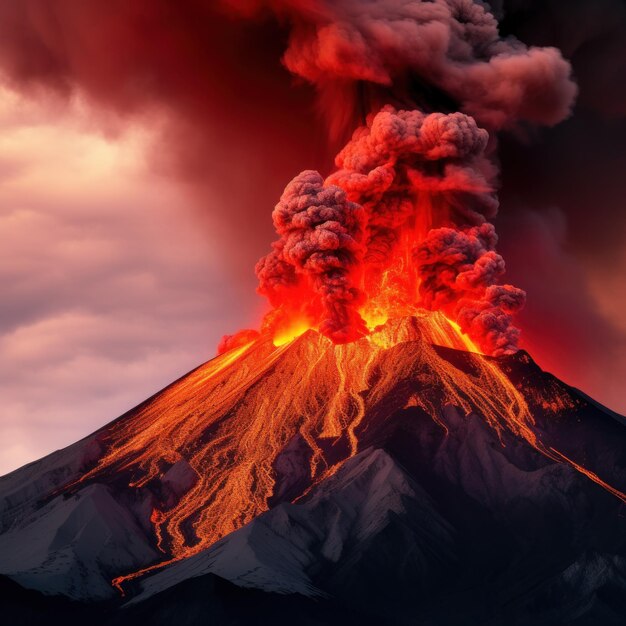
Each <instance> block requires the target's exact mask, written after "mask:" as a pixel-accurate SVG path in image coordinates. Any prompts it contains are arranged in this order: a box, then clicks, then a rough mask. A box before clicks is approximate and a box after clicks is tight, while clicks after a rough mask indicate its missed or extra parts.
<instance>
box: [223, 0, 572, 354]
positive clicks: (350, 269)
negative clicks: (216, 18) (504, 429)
mask: <svg viewBox="0 0 626 626" xmlns="http://www.w3.org/2000/svg"><path fill="white" fill-rule="evenodd" d="M230 4H231V5H233V6H237V7H239V8H240V9H241V3H232V2H231V3H230ZM263 6H269V7H271V8H273V9H274V10H275V11H277V12H279V13H280V14H282V15H285V16H286V17H287V18H288V19H289V20H291V22H292V31H291V35H290V38H289V44H288V47H287V50H286V52H285V55H284V58H283V61H284V63H285V65H286V66H287V67H288V68H289V69H290V70H291V71H292V72H293V73H294V74H297V75H299V76H301V77H303V78H305V79H306V80H308V81H310V82H312V83H313V84H315V85H316V87H317V88H318V90H319V92H320V94H321V96H322V102H323V103H326V104H327V105H328V111H329V113H330V114H332V115H335V116H336V117H337V118H338V119H340V120H342V121H343V120H346V119H349V117H350V115H349V114H345V113H338V112H337V105H336V104H332V105H329V104H328V100H327V99H326V100H325V99H324V96H325V95H326V96H327V95H328V94H329V93H332V94H334V96H335V97H336V96H337V94H339V93H340V92H343V94H344V95H345V94H349V93H352V94H356V96H355V97H356V100H354V99H353V100H352V101H351V100H350V99H349V98H348V100H347V102H348V107H349V108H350V107H351V108H352V109H353V110H356V109H360V110H361V111H362V112H365V113H367V121H366V125H364V126H360V127H358V128H357V129H356V130H355V131H354V133H353V136H352V139H351V140H350V141H349V142H348V143H347V145H346V146H345V147H344V148H343V149H342V150H341V151H340V152H339V154H338V155H337V158H336V160H335V165H336V167H337V170H336V171H334V172H333V173H332V174H331V175H330V176H329V177H328V178H327V179H326V180H325V181H324V180H323V178H322V177H321V175H319V174H318V173H317V172H310V171H307V172H304V173H302V174H301V175H300V176H298V177H296V178H295V179H294V180H293V181H292V182H291V183H290V184H289V185H288V187H287V189H286V190H285V193H284V194H283V197H282V198H281V202H280V203H279V204H278V205H277V207H276V209H275V211H274V225H275V227H276V230H277V232H278V234H279V235H280V237H281V238H280V240H279V241H278V242H276V243H275V244H274V245H273V251H272V252H271V253H270V254H269V255H268V256H267V257H265V258H264V259H262V260H261V262H260V263H259V264H258V266H257V275H258V277H259V279H260V288H259V291H260V293H262V294H263V295H266V296H267V297H268V298H269V300H270V303H271V305H272V306H273V311H272V312H271V313H270V314H269V315H268V316H267V317H266V319H265V323H264V326H265V328H268V329H269V330H270V331H271V332H273V333H274V334H276V333H277V332H278V331H279V330H280V329H281V327H286V326H288V325H289V323H290V322H292V321H293V320H294V318H297V320H298V321H299V322H302V321H303V320H304V323H305V325H307V326H313V327H317V328H318V329H319V330H320V332H321V333H322V334H325V335H327V336H328V337H329V338H331V339H332V340H333V341H335V342H338V343H341V342H346V341H352V340H354V339H356V338H358V337H360V336H362V335H363V334H365V332H366V327H365V324H364V321H363V318H365V319H366V320H367V319H381V318H383V319H384V318H386V317H389V316H392V315H402V314H404V315H406V314H408V313H410V312H411V311H412V310H414V309H415V308H417V307H426V308H429V309H435V310H441V311H443V312H445V313H446V314H447V315H448V316H450V317H451V318H453V319H454V320H456V321H457V322H458V323H459V325H460V326H461V329H462V330H463V331H464V332H466V333H467V334H468V335H469V336H470V337H471V338H472V339H473V340H474V341H475V342H476V343H477V345H478V346H479V347H480V348H481V349H482V350H483V351H484V352H486V353H488V354H494V355H499V354H505V353H509V352H512V351H515V350H516V349H517V340H518V337H519V331H518V330H517V329H516V328H515V327H514V326H513V325H512V315H513V314H514V313H515V312H516V311H518V310H519V309H520V308H521V307H522V306H523V304H524V299H525V294H524V292H523V291H522V290H520V289H518V288H516V287H513V286H511V285H502V284H500V280H501V278H502V276H503V274H504V271H505V265H504V260H503V258H502V257H501V256H500V255H499V254H497V252H496V251H495V246H496V242H497V237H496V234H495V229H494V227H493V225H492V224H490V223H489V222H488V220H490V219H492V218H493V217H495V215H496V213H497V209H498V201H497V198H496V196H495V184H494V181H495V178H496V173H497V172H496V167H495V166H494V164H493V162H492V161H491V160H490V159H489V158H488V157H487V154H486V150H487V147H488V142H489V135H488V132H487V130H486V129H483V128H480V127H479V125H478V123H477V122H479V123H481V124H484V125H486V126H488V127H489V129H491V130H494V129H498V128H502V127H506V126H514V125H516V124H518V123H519V122H521V121H526V122H536V123H544V124H553V123H556V122H558V121H560V120H561V119H563V118H564V117H565V116H566V115H567V114H568V112H569V110H570V107H571V103H572V100H573V97H574V95H575V91H576V89H575V86H574V85H573V83H572V82H571V80H570V68H569V65H568V63H567V62H565V61H564V60H563V58H562V57H561V55H560V53H559V52H558V51H557V50H555V49H550V48H545V49H544V48H532V49H529V48H527V47H525V46H524V45H523V44H521V43H520V42H518V41H514V40H512V39H508V40H503V39H501V38H500V37H499V34H498V26H497V22H496V20H495V18H494V17H493V16H492V15H491V14H490V13H489V11H488V10H487V8H486V6H485V5H484V4H483V3H482V2H473V1H471V0H438V1H435V2H418V1H415V2H410V1H409V2H406V1H402V2H401V1H398V0H383V1H381V2H357V1H356V0H340V1H339V2H333V3H326V2H323V1H321V2H317V3H314V4H312V3H302V2H289V1H285V2H276V1H268V2H261V1H259V2H251V3H246V7H245V8H246V11H247V12H254V11H255V10H256V11H260V10H261V9H262V7H263ZM313 9H315V10H313ZM363 85H369V86H370V87H371V86H374V87H375V89H373V90H372V89H369V88H367V89H366V88H365V87H363ZM355 86H361V87H360V88H358V87H357V88H356V89H355ZM415 90H417V92H416V91H415ZM368 93H369V96H368V95H367V94H368ZM373 93H376V94H377V95H376V98H383V99H386V100H387V101H388V102H394V101H397V100H398V99H402V100H403V101H404V102H406V101H407V100H408V101H410V103H411V104H412V109H411V110H398V109H396V108H394V107H393V106H391V105H390V104H385V105H384V106H383V107H382V108H381V109H380V111H379V112H376V111H375V110H372V107H373V106H375V104H376V103H375V98H373V97H371V94H373ZM414 94H416V97H413V96H414ZM383 101H384V100H383ZM344 102H346V100H345V98H344ZM437 107H440V108H442V109H443V110H445V111H446V112H445V113H444V112H435V113H428V112H426V111H432V110H433V109H436V108H437ZM454 108H457V109H459V111H456V112H452V109H454ZM461 111H462V112H461ZM342 190H343V191H342ZM344 192H345V193H344Z"/></svg>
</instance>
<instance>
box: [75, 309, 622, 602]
mask: <svg viewBox="0 0 626 626" xmlns="http://www.w3.org/2000/svg"><path fill="white" fill-rule="evenodd" d="M300 330H301V329H298V330H297V331H294V337H295V338H293V339H291V340H289V339H288V338H287V337H285V338H284V341H281V342H280V343H281V345H278V346H276V345H274V343H273V342H272V340H271V336H269V335H268V336H262V337H260V338H258V339H257V340H255V341H252V342H250V343H248V344H246V345H243V346H239V347H237V348H234V349H233V350H231V351H229V352H227V353H225V354H222V355H221V356H219V357H217V358H215V359H213V360H212V361H210V362H208V363H207V364H206V365H203V366H201V367H199V368H198V369H196V370H195V371H193V372H192V373H190V374H189V375H187V376H186V377H184V378H183V379H181V380H179V381H177V382H175V383H174V384H172V385H170V386H169V387H167V388H166V389H165V390H163V391H162V392H160V393H159V394H157V395H156V396H155V397H154V398H152V399H151V400H149V401H148V402H147V403H145V404H144V405H142V406H140V407H139V408H138V409H136V410H135V411H134V412H133V414H132V419H129V418H128V417H125V418H121V419H120V420H118V421H116V422H114V423H113V424H112V425H111V426H110V427H109V428H108V429H107V431H106V436H105V439H104V443H105V444H106V451H105V453H104V454H103V456H102V457H101V458H100V460H99V461H98V463H97V465H96V466H95V467H93V469H91V470H90V471H88V472H86V473H85V474H84V475H83V477H82V478H81V480H80V482H82V483H84V482H87V481H91V480H95V479H98V478H102V477H106V476H109V477H115V476H119V475H130V476H132V479H131V480H130V485H129V487H130V488H131V489H132V490H136V491H138V492H139V493H144V494H149V495H150V499H151V502H152V514H151V517H150V520H151V523H152V524H153V527H154V533H155V542H156V543H157V545H158V547H159V548H160V550H161V551H162V552H163V553H164V555H165V556H164V559H163V561H162V562H159V563H155V564H154V565H152V566H150V567H147V568H145V569H142V570H140V571H138V572H132V573H128V574H126V575H123V576H120V577H118V578H116V579H115V580H114V584H115V585H116V586H117V587H118V588H119V589H120V590H121V585H122V584H123V583H124V581H127V580H130V579H133V578H137V577H139V576H141V575H142V574H145V573H147V572H149V571H151V570H154V569H156V568H160V567H162V566H163V565H165V564H167V563H170V562H172V561H177V560H180V559H183V558H186V557H189V556H191V555H193V554H196V553H198V552H199V551H201V550H203V549H205V548H207V547H208V546H210V545H211V544H213V543H214V542H215V541H217V540H218V539H220V538H221V537H223V536H225V535H227V534H228V533H230V532H232V531H234V530H236V529H237V528H240V527H241V526H242V525H243V524H245V523H247V522H249V521H250V520H252V519H253V518H254V517H256V516H257V515H259V514H260V513H262V512H263V511H265V510H267V509H268V507H269V506H270V502H271V501H272V498H273V497H274V496H275V495H276V486H277V482H276V481H277V475H276V469H275V468H276V463H277V460H278V459H279V458H280V457H281V455H282V454H284V452H285V450H286V449H287V448H288V446H290V445H291V444H293V442H294V441H296V440H299V441H300V443H301V445H302V447H303V448H304V449H305V450H306V453H305V455H304V457H303V458H304V459H305V460H304V464H305V467H308V469H307V476H306V480H305V484H303V486H302V488H301V489H300V491H299V495H297V496H296V499H297V498H298V497H301V496H302V495H303V494H304V493H305V492H306V491H307V490H308V489H309V488H310V487H311V486H312V485H314V484H316V483H318V482H319V481H321V480H323V479H324V478H326V477H328V476H329V475H331V474H333V473H334V472H336V471H337V469H338V468H339V466H340V465H341V464H342V463H343V462H344V461H345V460H347V459H348V458H350V457H352V456H354V455H355V454H356V453H357V452H358V451H359V449H360V441H361V438H362V436H363V433H364V432H367V429H368V427H370V426H371V422H372V420H374V419H377V420H383V421H384V420H387V419H389V417H391V416H392V415H393V414H394V413H395V412H396V411H398V410H402V409H403V408H405V407H409V406H418V407H421V408H422V409H423V410H424V411H425V412H426V413H427V414H428V415H430V417H431V418H432V419H433V420H434V421H435V422H436V423H437V424H439V425H441V426H442V427H443V428H444V429H445V425H444V424H443V423H442V421H441V411H442V409H443V407H445V406H446V405H454V406H456V407H458V408H459V409H461V410H462V412H463V413H464V414H466V415H469V414H477V415H480V416H482V418H483V419H484V420H485V421H486V422H487V423H488V424H489V426H490V427H491V428H493V429H494V431H495V432H496V433H498V435H499V436H501V435H502V434H503V433H504V432H505V431H506V432H508V433H512V434H514V435H515V436H517V437H519V438H521V439H522V440H524V441H526V442H527V443H528V444H530V445H531V446H532V447H533V448H534V449H535V450H538V451H539V452H541V453H542V454H544V455H546V456H547V457H549V458H550V459H552V460H554V461H558V462H563V463H567V464H569V465H570V466H572V467H575V468H576V469H578V470H579V471H581V472H584V473H585V475H586V476H587V477H589V478H590V479H592V480H594V481H595V482H596V483H598V484H600V485H602V486H603V487H605V488H607V489H609V490H610V491H611V492H612V493H614V495H617V496H618V497H620V498H622V499H623V500H625V501H626V496H624V495H623V494H621V493H620V492H618V491H616V490H614V489H612V488H611V487H609V486H608V485H606V483H604V482H603V481H602V480H601V479H600V478H599V477H598V476H596V475H595V474H594V473H593V472H589V471H586V470H584V469H582V466H581V465H580V464H578V463H576V462H574V461H572V460H570V459H569V458H567V457H566V456H565V455H564V454H562V453H560V452H558V451H557V450H555V449H552V448H551V447H549V446H547V445H545V444H544V443H542V441H541V439H540V436H539V435H538V433H537V432H536V430H535V429H534V420H533V417H532V415H531V412H530V410H529V406H528V403H527V400H526V398H525V396H524V394H523V393H522V392H521V391H520V390H518V389H516V388H515V387H514V385H513V384H512V383H511V381H510V380H509V378H508V377H507V376H506V375H505V374H504V373H503V371H502V370H501V369H500V367H499V364H498V361H497V360H493V359H491V358H489V357H485V356H483V355H481V354H480V353H479V351H478V350H477V349H476V347H475V346H473V345H472V344H471V342H470V341H469V340H468V338H467V337H466V336H465V335H464V334H463V333H462V332H460V329H459V327H458V326H457V325H456V324H454V323H452V322H450V321H449V320H447V319H446V318H445V317H444V316H443V315H442V314H440V313H432V312H428V311H423V310H422V311H417V310H416V311H415V316H413V317H408V318H404V319H392V320H389V321H388V322H387V323H386V324H385V325H384V326H382V327H378V328H377V329H375V330H373V331H372V332H371V333H370V334H369V335H368V336H367V337H364V338H362V339H360V340H358V341H355V342H351V343H347V344H334V343H333V342H332V341H330V340H329V339H327V338H326V337H324V336H323V335H321V334H320V333H318V332H316V331H313V330H308V331H306V332H304V333H303V334H301V335H300V336H297V337H296V335H297V334H298V332H299V331H300ZM274 341H276V340H274ZM438 346H444V347H445V348H448V349H449V348H452V349H454V351H459V352H458V353H457V354H461V355H465V357H464V358H465V359H466V364H467V366H464V367H459V366H457V365H454V364H453V363H452V362H451V361H450V360H449V359H447V358H445V356H442V354H441V352H440V350H441V349H440V348H438ZM455 353H456V352H455ZM555 393H556V392H555ZM544 401H545V402H548V403H552V402H556V399H555V398H545V399H544ZM176 463H183V464H186V466H187V467H188V469H189V471H190V472H192V473H193V477H194V480H193V481H192V484H191V487H190V488H189V489H187V491H185V492H184V493H183V494H182V495H181V496H180V498H179V499H178V500H177V501H175V502H173V503H172V502H166V501H165V499H160V496H159V494H160V493H161V489H160V487H159V485H160V484H161V481H162V479H163V476H164V474H165V473H166V472H167V470H168V469H169V468H171V467H172V466H173V465H174V464H176Z"/></svg>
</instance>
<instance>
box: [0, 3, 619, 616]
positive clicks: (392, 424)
mask: <svg viewBox="0 0 626 626" xmlns="http://www.w3.org/2000/svg"><path fill="white" fill-rule="evenodd" d="M224 6H225V7H226V6H227V7H229V9H228V10H230V11H234V12H235V14H236V15H237V16H238V17H240V18H246V17H247V18H253V17H256V16H258V15H261V16H267V11H269V10H270V9H271V10H273V11H274V13H275V14H276V15H277V16H278V17H279V18H280V19H282V20H285V21H286V22H287V23H289V24H290V25H291V31H290V35H289V40H288V44H287V49H286V52H285V54H284V57H283V63H284V65H285V66H286V67H287V68H288V69H289V70H290V71H291V72H292V73H293V74H295V75H296V76H297V77H299V78H300V79H303V80H305V81H308V82H310V83H312V84H313V85H314V86H315V88H316V91H317V94H318V104H319V105H320V107H321V108H322V110H323V112H324V115H325V116H326V117H327V118H328V120H329V122H330V123H329V131H330V135H331V136H332V137H334V138H338V137H341V136H343V134H345V131H346V130H350V131H351V133H352V134H351V138H350V139H349V140H348V141H347V142H345V145H344V146H343V148H341V150H340V151H339V153H338V154H337V156H336V158H335V162H334V163H335V166H334V168H333V169H332V171H330V172H328V173H327V175H325V176H324V175H322V174H321V173H319V172H318V171H314V170H305V171H303V172H301V173H300V174H298V175H296V176H295V177H294V178H293V180H291V182H289V183H288V184H287V186H286V187H285V190H284V192H283V194H282V196H281V197H280V199H279V200H278V203H277V204H276V206H275V208H274V211H273V213H272V219H273V224H274V227H275V230H276V235H277V238H276V240H275V241H274V242H273V243H272V244H271V249H270V251H269V253H268V254H266V255H265V256H264V257H263V258H261V259H260V260H259V262H258V263H257V265H256V275H257V277H258V281H259V286H258V292H259V294H261V295H262V296H264V297H265V298H266V299H267V302H268V303H269V306H268V311H267V312H266V314H265V315H264V317H263V319H262V320H261V321H260V322H259V327H258V330H256V329H246V330H242V331H240V332H237V333H235V334H233V335H227V336H225V337H224V339H223V340H222V342H221V343H220V346H219V348H218V356H217V357H215V358H214V359H212V360H210V361H208V362H207V363H205V364H204V365H201V366H200V367H198V368H197V369H195V370H193V371H192V372H190V373H189V374H187V375H185V376H183V377H182V378H181V379H179V380H178V381H176V382H174V383H172V384H171V385H169V386H168V387H166V388H165V389H163V390H162V391H160V392H159V393H157V394H156V395H154V396H153V397H151V398H149V399H148V400H146V401H145V402H144V403H142V404H141V405H139V406H138V407H136V408H135V409H132V410H131V411H129V412H128V413H126V414H125V415H123V416H122V417H120V418H118V419H117V420H115V421H113V422H111V423H110V424H108V425H107V426H105V427H104V428H102V429H101V430H99V431H98V432H96V433H94V434H93V435H91V436H90V437H87V438H86V439H85V440H83V441H80V442H78V443H77V444H74V446H71V447H70V448H68V449H66V450H63V451H60V452H58V453H55V454H54V455H51V456H50V457H47V458H46V459H43V460H41V461H39V462H37V463H34V464H31V465H29V466H27V467H25V468H23V469H22V470H18V471H17V472H15V473H14V474H11V475H9V476H7V477H5V478H3V479H0V495H2V498H3V499H2V508H0V572H2V573H4V574H5V575H6V576H7V577H8V578H10V579H11V581H13V582H16V583H19V584H20V585H22V586H24V587H26V588H28V589H33V590H39V591H42V592H44V593H46V594H60V595H63V596H65V597H66V598H70V599H71V600H72V601H82V602H92V601H98V602H102V603H103V604H101V605H100V606H103V607H105V608H106V610H104V612H103V613H102V614H101V615H99V616H98V618H97V621H98V623H99V622H101V623H102V624H127V623H128V624H130V623H136V622H137V621H138V620H140V619H145V618H150V619H151V620H154V619H157V621H156V622H155V623H164V624H165V623H169V622H167V620H168V619H171V618H172V615H173V614H174V613H173V611H174V612H175V607H179V608H180V607H187V609H188V607H189V605H191V606H197V607H199V608H198V612H199V613H203V612H204V611H217V612H218V613H219V612H220V611H221V612H222V613H219V614H220V615H222V616H223V617H224V623H229V624H230V623H241V622H238V621H237V620H238V619H243V620H244V622H245V623H260V622H258V621H257V622H255V621H254V619H256V614H255V612H256V610H257V607H261V608H259V611H261V610H262V611H264V612H267V613H268V615H270V617H271V619H270V620H269V621H272V620H273V621H277V620H278V617H277V616H279V615H282V612H283V609H284V607H287V608H286V614H288V615H289V619H288V620H287V622H286V623H293V622H294V621H297V620H298V619H300V618H302V617H305V618H307V620H308V618H309V617H311V616H312V615H314V616H315V617H314V618H313V617H311V621H307V622H306V623H312V624H318V623H319V624H335V623H354V622H355V621H358V622H359V623H363V624H366V623H376V624H385V623H390V624H416V623H420V624H422V623H423V624H446V625H447V624H463V626H466V625H467V624H486V623H494V624H495V623H497V624H500V623H507V624H520V625H521V624H527V623H536V624H553V623H554V624H556V623H559V624H560V623H574V622H573V621H571V620H573V619H577V618H578V617H579V616H581V615H588V616H589V619H591V620H593V619H595V618H596V617H598V616H600V617H602V619H604V620H605V621H604V622H603V623H607V624H609V623H611V624H612V623H618V622H619V614H620V613H621V611H622V609H623V608H624V605H623V597H624V596H623V591H624V590H626V583H625V581H626V552H625V550H624V541H623V537H624V535H623V523H622V521H621V520H623V505H624V503H626V493H625V492H626V459H625V457H624V450H625V449H626V448H624V446H623V443H624V435H625V430H624V428H625V423H624V418H622V417H621V416H619V415H617V414H615V413H613V412H611V411H609V410H608V409H605V408H603V407H601V406H600V405H598V404H597V403H595V402H594V401H593V400H591V399H590V398H588V397H587V396H585V395H584V394H583V393H581V392H579V391H578V390H576V389H574V388H572V387H569V386H568V385H566V384H564V383H562V382H561V381H559V380H558V379H557V378H555V377H554V376H552V375H550V374H547V373H546V372H543V371H542V370H541V369H540V368H539V367H538V366H537V365H536V364H535V363H534V362H533V360H532V359H531V357H530V355H528V354H527V353H526V352H524V351H523V350H520V349H519V346H520V343H519V342H520V329H519V328H517V327H516V325H515V323H514V322H515V321H514V316H515V314H516V313H517V312H518V311H519V310H520V309H521V308H522V307H523V305H524V302H525V298H526V294H525V292H524V291H523V290H522V289H520V288H518V287H515V286H513V285H510V284H508V283H506V282H504V276H505V262H504V259H503V257H502V256H501V255H500V254H498V252H497V242H498V237H497V234H496V230H495V226H494V221H495V220H496V217H497V213H498V208H499V206H498V198H497V193H496V191H497V188H498V185H499V181H498V175H499V172H498V160H497V132H498V131H501V130H515V131H516V132H522V131H523V130H524V129H527V128H529V127H530V126H532V125H537V124H543V125H553V124H556V123H558V122H559V121H561V120H562V119H564V118H565V117H566V116H567V115H568V114H569V112H570V107H571V104H572V100H573V98H574V95H575V93H576V88H575V86H574V84H573V82H572V80H571V77H570V67H569V64H568V63H567V62H566V61H565V60H564V59H563V58H562V56H561V54H560V53H559V52H558V51H557V50H555V49H552V48H534V47H533V48H529V47H527V46H525V45H524V44H522V43H521V42H519V41H517V40H515V39H513V38H502V37H500V35H499V32H498V25H497V22H496V20H495V18H494V17H493V15H492V14H491V13H490V12H489V10H488V7H487V5H486V3H484V2H473V1H470V0H435V1H431V2H426V1H417V0H381V1H380V2H373V1H370V0H362V1H359V0H341V1H339V2H330V0H328V2H327V1H325V0H320V1H319V2H315V3H308V2H300V1H292V0H276V1H271V2H270V1H269V0H268V1H267V2H265V1H262V0H258V1H253V2H246V3H242V2H224ZM269 149H271V146H268V150H269ZM260 158H262V155H260ZM268 213H269V212H268ZM268 219H269V214H268ZM530 297H532V294H531V296H530ZM620 515H621V517H620ZM26 545H27V546H28V549H27V550H26V551H24V549H23V548H20V546H22V547H23V546H26ZM546 551H548V552H550V554H551V556H550V558H546V557H545V555H546ZM11 584H12V583H11ZM198 589H200V590H201V592H198ZM207 589H208V591H207ZM192 592H193V593H192ZM205 592H206V593H205ZM187 594H191V596H189V595H187ZM257 594H258V595H257ZM287 597H288V599H286V598H287ZM190 598H191V599H190ZM233 598H234V600H233ZM416 598H418V600H416ZM620 598H621V599H620ZM246 602H249V606H250V607H252V608H250V612H251V613H250V614H247V613H245V611H244V613H243V614H242V613H241V611H243V609H242V608H241V604H242V603H244V604H245V603H246ZM122 603H124V604H123V607H124V608H123V610H121V611H119V612H118V607H119V605H121V604H122ZM171 607H174V608H171ZM556 607H558V610H557V608H556ZM60 610H62V611H64V612H65V613H64V614H67V615H68V616H69V617H70V618H74V617H76V616H77V615H78V616H81V615H83V613H82V611H84V610H85V609H84V607H83V606H78V608H77V605H75V604H72V603H71V602H68V603H67V604H63V605H62V606H61V609H60ZM242 615H243V616H242ZM554 615H557V618H556V619H557V621H550V620H552V619H553V618H554ZM518 618H519V620H520V621H516V620H517V619H518ZM614 618H615V622H613V621H611V620H613V619H614ZM283 619H284V618H283ZM158 620H162V621H158ZM246 620H247V621H246ZM490 620H491V621H490ZM494 620H495V621H494ZM498 620H501V621H498ZM528 620H530V621H528ZM190 623H191V622H190ZM193 623H196V622H193ZM263 623H265V622H263ZM576 623H578V622H576ZM582 623H583V622H580V624H582ZM585 623H587V622H585ZM590 623H591V622H590Z"/></svg>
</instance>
